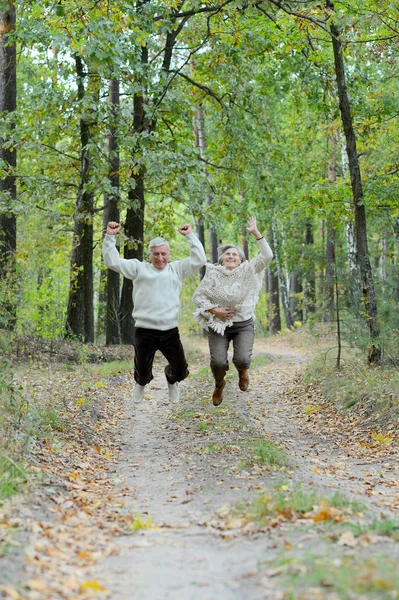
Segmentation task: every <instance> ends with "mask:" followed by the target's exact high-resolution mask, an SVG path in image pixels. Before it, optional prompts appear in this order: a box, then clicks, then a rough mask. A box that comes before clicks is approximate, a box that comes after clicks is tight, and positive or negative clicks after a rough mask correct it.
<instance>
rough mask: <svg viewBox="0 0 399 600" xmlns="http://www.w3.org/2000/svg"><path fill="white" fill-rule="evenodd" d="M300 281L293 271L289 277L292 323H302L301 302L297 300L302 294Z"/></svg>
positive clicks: (295, 271) (296, 273)
mask: <svg viewBox="0 0 399 600" xmlns="http://www.w3.org/2000/svg"><path fill="white" fill-rule="evenodd" d="M302 291H303V288H302V281H301V279H300V277H299V276H298V272H297V270H296V269H294V270H293V271H292V273H291V277H290V311H291V314H292V318H293V320H294V321H301V323H302V321H303V308H302V301H301V300H300V299H299V298H298V296H299V295H301V294H302Z"/></svg>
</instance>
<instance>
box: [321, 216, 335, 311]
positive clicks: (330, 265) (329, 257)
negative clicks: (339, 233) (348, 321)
mask: <svg viewBox="0 0 399 600" xmlns="http://www.w3.org/2000/svg"><path fill="white" fill-rule="evenodd" d="M334 270H335V230H334V228H333V227H331V226H328V227H327V240H326V278H325V282H324V321H325V322H329V321H332V320H333V319H334V285H335V283H334Z"/></svg>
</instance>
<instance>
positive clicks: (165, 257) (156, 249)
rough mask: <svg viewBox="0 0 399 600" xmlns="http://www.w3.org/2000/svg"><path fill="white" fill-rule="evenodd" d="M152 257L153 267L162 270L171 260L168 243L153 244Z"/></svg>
mask: <svg viewBox="0 0 399 600" xmlns="http://www.w3.org/2000/svg"><path fill="white" fill-rule="evenodd" d="M150 250H151V254H150V259H151V263H152V265H153V267H155V268H156V269H159V270H160V271H162V269H164V268H165V267H166V265H167V264H168V262H169V254H170V252H169V248H168V246H167V245H166V244H162V246H152V248H151V249H150Z"/></svg>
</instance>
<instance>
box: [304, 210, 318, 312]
mask: <svg viewBox="0 0 399 600" xmlns="http://www.w3.org/2000/svg"><path fill="white" fill-rule="evenodd" d="M305 244H306V246H307V248H308V250H310V249H313V244H314V236H313V224H312V223H311V222H310V221H307V222H306V229H305ZM308 254H309V252H308ZM308 263H309V264H311V265H312V266H311V267H308V268H307V270H306V275H305V289H304V298H303V303H304V312H305V315H304V316H305V321H307V320H308V318H309V314H310V313H313V312H315V310H316V275H315V270H314V267H313V260H310V257H309V256H308Z"/></svg>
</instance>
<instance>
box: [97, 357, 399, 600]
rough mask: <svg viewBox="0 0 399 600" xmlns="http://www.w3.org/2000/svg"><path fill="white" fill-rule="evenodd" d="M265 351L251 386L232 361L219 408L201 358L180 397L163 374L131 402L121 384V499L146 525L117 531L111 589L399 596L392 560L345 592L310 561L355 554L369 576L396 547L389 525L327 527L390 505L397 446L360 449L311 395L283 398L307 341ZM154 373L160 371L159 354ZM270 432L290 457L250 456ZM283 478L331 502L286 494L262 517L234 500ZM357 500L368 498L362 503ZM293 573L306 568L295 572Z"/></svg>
mask: <svg viewBox="0 0 399 600" xmlns="http://www.w3.org/2000/svg"><path fill="white" fill-rule="evenodd" d="M256 354H257V358H256V360H255V366H254V368H253V369H252V372H251V388H250V391H248V392H247V393H243V392H240V391H239V389H238V386H237V379H236V376H235V375H234V373H232V372H230V374H231V381H230V382H229V383H228V385H227V387H226V392H225V398H224V400H223V403H222V405H221V406H220V407H218V408H215V407H213V406H212V405H211V403H210V401H209V396H210V393H211V390H212V385H211V381H210V379H209V375H207V374H206V372H205V370H204V369H202V370H200V371H199V372H197V373H196V374H194V375H192V377H191V378H190V380H189V381H186V382H184V384H183V385H182V402H181V404H179V405H178V406H177V407H176V406H174V405H171V404H170V403H169V402H168V400H167V394H166V384H165V380H164V377H163V375H157V376H156V378H155V379H154V381H153V382H152V383H151V385H150V386H148V392H147V394H146V397H145V400H144V402H143V403H142V404H141V405H139V406H132V404H131V400H130V390H129V391H128V392H126V393H125V395H124V411H125V417H124V418H123V420H122V422H123V426H122V427H123V433H122V441H121V448H122V451H121V458H120V464H119V470H120V472H119V473H118V477H120V478H121V480H122V481H123V486H124V487H125V488H126V490H127V492H126V494H127V496H126V506H125V510H127V511H130V512H131V513H132V514H134V515H135V518H136V520H135V522H134V526H133V527H134V528H135V529H137V531H136V532H135V534H134V535H133V536H124V537H121V538H119V539H117V540H116V546H117V551H116V552H115V553H114V555H113V556H110V557H109V558H108V559H106V560H105V561H103V562H101V563H100V564H99V565H98V567H96V568H94V569H93V571H92V573H91V576H92V577H93V578H94V579H95V580H98V581H101V584H102V585H104V586H105V587H106V588H107V589H108V590H110V595H111V597H112V598H113V599H115V600H130V599H132V598H137V599H140V600H167V599H169V598H175V599H176V600H230V599H231V600H244V599H245V600H247V599H248V600H258V599H259V600H261V599H270V600H277V599H279V598H303V599H306V600H310V599H311V598H328V599H330V598H331V599H332V600H333V599H336V598H344V597H348V598H351V597H356V598H360V597H362V598H363V597H364V598H373V599H374V598H380V597H381V598H383V597H384V598H385V597H387V598H388V597H389V598H396V597H399V596H398V595H395V594H396V583H393V584H392V582H391V579H389V577H391V573H390V571H389V573H388V574H386V575H380V574H379V572H378V573H377V572H376V568H374V567H370V568H369V571H368V575H367V576H368V577H369V579H370V578H371V579H370V581H371V582H372V583H373V581H374V580H375V579H376V578H377V577H379V580H381V581H384V580H383V577H386V588H387V589H386V590H385V589H384V584H381V589H377V592H376V591H375V586H374V587H373V585H371V586H369V589H370V590H371V592H368V591H367V586H366V587H365V589H364V590H362V592H361V593H362V594H364V595H357V594H356V595H355V596H350V595H349V596H344V595H342V594H341V595H340V592H339V589H338V588H337V589H336V588H335V584H334V582H328V581H327V582H325V585H324V584H323V585H321V586H320V584H318V585H314V583H312V581H311V574H312V571H314V566H315V561H316V562H317V561H319V563H320V564H324V563H326V568H327V566H328V563H329V562H330V561H331V560H335V561H336V564H337V566H338V567H340V570H341V571H342V570H344V569H343V568H342V565H343V564H344V563H343V562H342V561H344V562H345V561H346V562H345V564H344V567H345V568H347V569H348V571H349V573H352V576H354V573H357V571H356V569H357V570H360V571H361V573H360V571H359V577H363V578H364V574H363V571H362V569H363V567H364V564H365V563H366V564H368V563H367V561H368V560H370V558H371V557H375V556H376V555H378V556H380V557H381V558H382V559H383V560H384V559H385V558H386V559H387V560H388V562H389V561H390V560H394V559H395V558H397V557H398V544H397V543H395V542H394V541H393V540H392V538H391V537H387V536H382V535H380V534H377V533H375V532H374V533H370V532H369V533H368V534H367V536H368V537H367V536H366V534H364V533H358V534H356V536H354V535H353V533H352V530H337V531H335V530H334V527H332V526H331V528H330V529H329V526H330V523H334V524H335V525H336V527H338V525H339V523H340V522H341V521H344V522H345V521H348V520H354V521H356V523H357V524H358V521H359V519H360V521H361V522H362V519H363V518H364V517H363V515H364V513H365V511H366V512H367V514H368V515H369V514H370V510H371V511H375V514H376V515H381V513H382V512H383V513H384V516H385V517H386V518H389V517H391V516H393V515H394V513H395V506H397V500H398V487H397V484H398V482H397V458H398V456H397V454H396V455H392V454H391V455H390V456H389V457H387V456H385V457H384V456H382V457H373V456H370V454H369V455H367V456H363V457H362V456H361V453H360V455H359V453H358V454H357V455H356V454H354V453H353V449H352V448H349V447H348V432H345V431H341V432H339V431H338V432H337V431H335V430H334V432H333V431H329V430H328V428H325V429H324V430H322V431H320V430H319V427H317V423H316V422H314V421H313V414H314V413H313V412H312V410H313V409H312V408H311V410H305V411H304V406H303V402H302V403H301V404H298V405H296V404H295V403H294V404H293V403H292V402H290V401H289V400H288V397H287V395H286V392H287V389H289V388H292V386H295V380H296V375H297V373H298V372H300V371H301V369H302V368H303V365H304V364H305V362H306V356H305V355H304V354H303V353H301V352H299V351H298V350H295V349H294V348H291V349H290V348H284V347H281V346H271V345H267V346H266V347H262V346H261V345H258V346H257V353H256ZM267 358H268V359H269V362H268V363H267V364H264V363H265V362H266V359H267ZM157 372H158V373H161V372H162V369H161V367H160V366H159V365H158V367H157ZM309 404H310V405H311V406H312V405H314V404H315V403H314V399H312V398H310V399H309ZM318 410H319V412H320V410H321V409H318ZM314 412H316V410H315V411H314ZM264 440H266V441H267V442H274V443H275V444H276V445H277V450H278V447H280V448H282V449H284V450H285V453H286V456H287V464H286V465H285V466H281V465H280V466H277V467H274V468H273V467H270V466H268V465H267V464H264V463H262V461H256V460H255V461H254V460H253V457H254V453H255V454H256V452H258V454H259V447H260V446H259V444H260V445H261V444H262V441H263V442H264ZM349 440H350V436H349ZM261 447H263V446H261ZM265 452H266V453H267V449H266V450H265ZM251 459H252V460H251ZM282 462H284V461H282ZM278 486H280V487H278ZM298 486H300V487H298ZM278 490H283V491H278ZM285 490H287V491H286V494H288V495H289V496H290V498H291V501H293V499H294V498H296V500H297V499H298V498H299V497H300V496H301V495H304V496H309V494H311V493H315V498H317V497H318V496H317V494H319V495H320V494H321V495H322V497H323V498H324V499H325V500H324V505H323V501H322V503H321V508H320V506H319V507H316V508H315V511H316V512H315V513H314V515H315V516H314V515H313V517H309V515H306V516H304V518H298V517H297V516H296V517H295V518H294V516H293V513H294V509H293V508H292V507H291V506H289V501H288V504H287V506H285V507H283V508H280V509H278V508H277V509H276V508H274V514H271V515H269V517H268V521H267V525H264V526H263V527H262V526H259V524H257V525H255V524H254V523H253V521H252V520H251V519H249V518H248V514H247V512H246V510H249V509H242V508H241V512H238V513H237V511H234V510H233V509H234V508H235V507H237V505H240V503H241V506H247V503H248V502H253V501H254V500H255V499H256V498H257V497H259V494H261V493H262V492H264V493H267V494H269V497H270V498H273V497H274V496H276V495H278V494H279V495H280V496H281V495H284V493H285V492H284V491H285ZM334 492H335V495H336V496H337V494H338V495H339V494H340V493H342V494H345V496H346V500H345V501H344V502H343V504H344V505H343V506H341V507H340V508H337V509H335V508H333V505H332V503H331V501H329V500H326V499H327V498H329V496H330V495H331V494H333V493H334ZM354 500H356V501H361V503H362V507H360V508H358V509H356V508H353V507H352V502H353V501H354ZM280 501H281V498H280ZM315 502H317V500H315ZM319 504H320V503H319ZM323 506H324V513H323ZM367 507H369V508H368V509H367ZM326 511H327V514H325V513H326ZM348 514H349V515H351V516H350V518H348V516H347V515H348ZM345 515H346V516H345ZM302 516H303V515H302ZM368 519H369V517H368ZM369 521H370V519H369ZM369 521H368V522H369ZM327 522H328V526H327ZM150 525H151V526H150ZM342 536H343V537H342ZM345 536H346V537H345ZM388 557H389V558H388ZM385 563H386V561H385ZM370 569H371V571H370ZM330 572H331V569H330ZM326 573H328V568H327V571H326ZM298 575H307V576H309V577H308V579H306V578H305V580H304V582H302V583H300V584H299V583H298V582H296V578H297V577H298ZM326 577H327V575H326ZM373 578H374V579H373ZM319 579H320V578H319ZM388 579H389V580H388ZM321 580H322V577H321ZM395 581H396V580H395ZM377 588H378V586H377ZM361 589H362V588H361ZM337 590H338V591H337ZM349 593H350V592H349ZM385 593H386V594H389V595H387V596H385V595H384V594H385ZM290 594H292V595H290ZM370 594H371V595H370ZM375 594H377V595H375ZM381 594H382V595H381Z"/></svg>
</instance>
